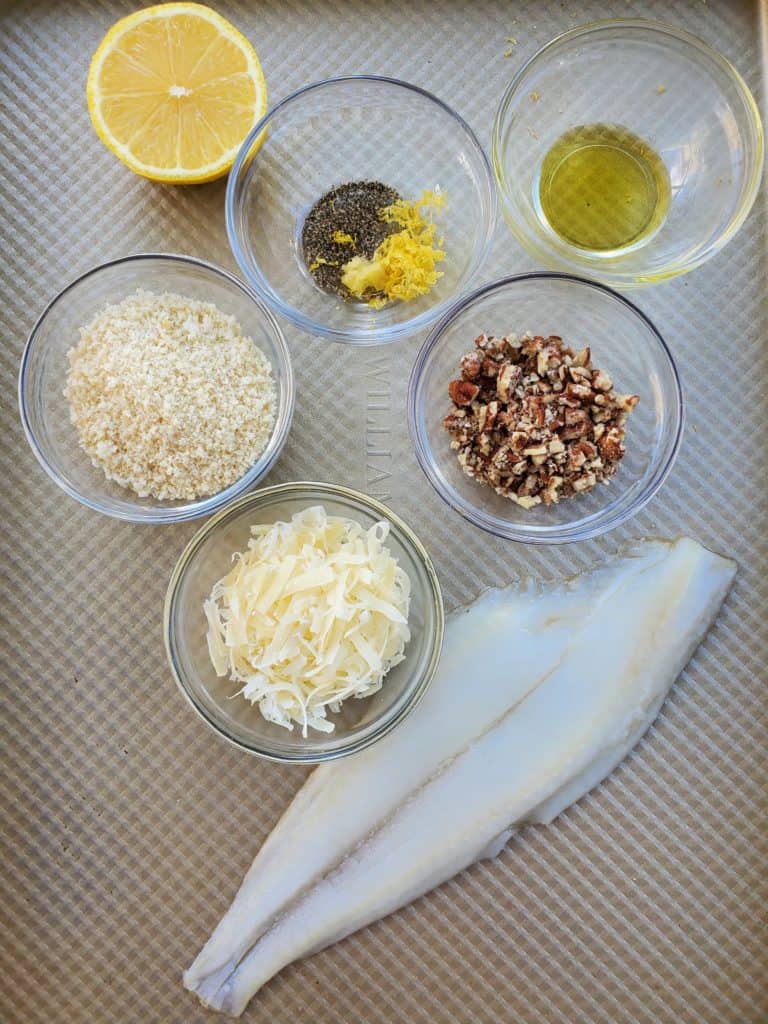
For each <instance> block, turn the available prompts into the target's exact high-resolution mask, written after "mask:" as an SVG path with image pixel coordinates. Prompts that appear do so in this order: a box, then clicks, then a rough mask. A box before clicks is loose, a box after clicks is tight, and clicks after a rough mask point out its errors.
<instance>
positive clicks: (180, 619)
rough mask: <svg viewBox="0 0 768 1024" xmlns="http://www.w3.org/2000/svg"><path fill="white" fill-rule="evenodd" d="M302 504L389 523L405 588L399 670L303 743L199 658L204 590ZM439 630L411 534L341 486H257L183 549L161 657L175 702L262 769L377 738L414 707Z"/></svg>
mask: <svg viewBox="0 0 768 1024" xmlns="http://www.w3.org/2000/svg"><path fill="white" fill-rule="evenodd" d="M312 505H322V506H324V507H325V509H326V510H327V512H328V513H329V514H331V515H340V516H345V517H347V518H349V519H354V520H356V521H357V522H359V523H360V524H361V525H362V526H363V527H365V528H368V527H370V526H373V525H374V523H377V522H380V521H381V520H386V521H387V522H388V523H389V524H390V533H389V536H388V538H387V541H386V544H387V547H388V548H389V550H390V551H391V553H392V554H393V555H394V557H395V558H396V559H397V561H398V563H399V565H400V566H401V567H402V568H403V569H404V570H405V572H406V573H407V574H408V576H409V577H410V580H411V608H410V614H409V618H408V625H409V627H410V630H411V639H410V641H409V643H408V644H407V646H406V649H405V659H404V661H402V662H400V664H399V665H395V667H394V668H392V669H391V670H390V671H389V672H388V673H387V675H386V676H385V678H384V683H383V685H382V687H381V689H380V690H379V691H378V693H375V694H373V695H372V696H371V697H366V698H361V699H355V698H350V699H348V700H345V701H344V703H343V704H342V707H341V710H340V711H339V713H338V714H334V715H330V716H329V718H330V720H331V721H333V723H334V724H335V726H336V728H335V730H334V732H332V733H321V732H316V731H315V730H312V729H310V730H309V734H308V736H307V737H306V739H305V738H304V737H303V736H302V734H301V729H300V727H299V726H298V725H294V728H293V731H289V730H288V729H286V728H284V727H283V726H279V725H275V724H274V723H272V722H268V721H266V719H265V718H263V717H262V715H261V712H260V711H259V708H258V706H257V705H256V706H254V705H252V704H250V703H249V702H248V701H247V700H245V699H244V698H243V697H240V696H237V695H236V694H237V689H238V684H236V683H232V682H231V681H230V680H229V679H227V678H223V679H220V678H219V677H218V676H217V675H216V673H215V672H214V669H213V666H212V664H211V661H210V657H209V655H208V645H207V640H206V636H207V631H208V624H207V620H206V617H205V614H204V613H203V601H204V600H205V599H206V598H207V597H208V596H209V595H210V592H211V589H212V587H213V584H214V583H215V582H216V581H217V580H218V579H220V578H221V577H222V576H224V575H225V574H226V573H227V572H228V571H229V569H230V568H231V565H232V555H233V554H234V552H236V551H244V550H245V548H246V547H247V544H248V540H249V538H250V536H251V533H250V528H251V526H254V525H255V524H257V523H273V522H276V521H278V520H289V519H290V518H291V516H293V515H294V514H295V513H296V512H300V511H301V510H302V509H305V508H308V507H310V506H312ZM443 628H444V613H443V599H442V595H441V592H440V584H439V582H438V579H437V574H436V573H435V570H434V567H433V565H432V561H431V559H430V557H429V555H428V554H427V551H426V549H425V548H424V546H423V545H422V544H421V542H420V541H419V539H418V538H417V537H416V536H415V535H414V533H413V531H412V530H411V529H410V528H409V527H408V526H406V524H405V523H404V522H403V521H402V519H400V518H399V517H398V516H396V515H395V514H394V513H393V512H391V511H390V510H389V509H388V508H387V507H386V506H385V505H382V504H380V503H379V502H378V501H374V500H373V499H372V498H368V497H366V495H364V494H360V493H358V492H357V491H353V490H350V489H349V488H347V487H337V486H335V485H333V484H324V483H308V482H304V481H299V482H296V483H289V484H278V485H277V486H274V487H265V488H263V489H262V490H259V491H254V492H253V493H252V494H246V495H245V496H244V497H242V498H240V499H239V500H237V501H234V502H233V503H232V504H231V505H229V506H228V507H227V508H225V509H223V510H222V511H221V512H219V514H218V515H216V516H214V517H213V518H212V519H210V520H209V521H208V522H207V523H205V525H204V526H202V527H201V529H200V530H199V531H198V532H197V533H196V534H195V536H194V537H193V538H192V540H191V541H190V542H189V544H188V545H187V547H186V548H185V550H184V552H183V553H182V555H181V558H180V559H179V561H178V563H177V565H176V568H175V569H174V571H173V575H172V576H171V580H170V583H169V585H168V594H167V597H166V600H165V616H164V633H165V645H166V651H167V653H168V660H169V661H170V665H171V671H172V672H173V676H174V678H175V680H176V682H177V684H178V685H179V687H180V689H181V691H182V693H183V694H184V695H185V697H186V698H187V700H188V701H189V702H190V704H191V705H192V707H193V708H194V709H195V711H197V713H198V714H199V715H200V716H201V718H203V720H204V721H206V722H207V723H208V725H210V726H211V727H212V728H213V729H215V730H216V732H218V733H220V734H221V735H222V736H223V737H224V738H225V739H226V740H228V741H229V742H230V743H232V744H234V745H235V746H237V747H240V748H242V749H243V750H248V751H250V752H251V753H253V754H259V755H260V756H261V757H266V758H268V759H269V760H271V761H282V762H295V763H303V764H311V763H316V762H319V761H331V760H334V759H335V758H338V757H345V756H346V755H347V754H352V753H354V752H355V751H357V750H362V749H363V748H365V747H368V746H370V745H371V744H372V743H375V742H376V740H378V739H380V738H381V737H382V736H385V735H386V734H387V733H388V732H389V731H390V730H391V729H394V727H395V726H396V725H397V723H398V722H400V721H401V720H402V719H403V718H404V717H405V716H406V715H407V714H408V712H409V711H410V710H411V709H412V708H413V707H414V706H415V705H416V704H417V703H418V701H419V699H420V698H421V696H422V695H423V693H424V691H425V690H426V688H427V686H428V685H429V683H430V680H431V679H432V676H433V675H434V673H435V669H436V668H437V663H438V660H439V658H440V649H441V647H442V642H443ZM233 695H234V696H233Z"/></svg>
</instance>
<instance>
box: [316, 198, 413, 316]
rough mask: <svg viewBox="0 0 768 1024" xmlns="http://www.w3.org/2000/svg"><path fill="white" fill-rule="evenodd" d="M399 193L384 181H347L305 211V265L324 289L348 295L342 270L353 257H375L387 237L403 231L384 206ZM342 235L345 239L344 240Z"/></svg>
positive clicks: (343, 295) (346, 296)
mask: <svg viewBox="0 0 768 1024" xmlns="http://www.w3.org/2000/svg"><path fill="white" fill-rule="evenodd" d="M400 198H401V196H400V194H399V193H398V192H396V191H395V189H393V188H390V186H389V185H385V184H383V183H382V182H380V181H349V182H346V183H345V184H343V185H337V186H336V188H334V189H331V191H330V192H327V193H326V194H325V195H324V196H323V197H322V198H321V199H319V200H318V201H317V202H316V203H315V205H314V206H313V207H312V209H311V210H310V211H309V213H308V214H307V217H306V219H305V221H304V226H303V228H302V232H301V245H302V250H303V253H304V261H305V263H306V265H307V269H308V270H309V272H310V273H311V274H312V277H313V278H314V280H315V282H316V283H317V284H318V285H319V287H320V288H322V289H323V290H324V291H327V292H331V293H333V294H335V295H341V296H342V297H344V298H349V297H350V296H349V292H348V291H347V289H346V288H345V287H344V285H343V284H342V281H341V276H342V271H343V268H344V266H345V264H347V263H348V262H349V261H350V260H351V259H353V258H354V257H355V256H364V257H365V258H366V259H371V258H372V256H373V254H374V253H375V251H376V249H377V248H378V247H379V245H381V243H382V242H383V241H384V239H385V238H387V236H389V235H391V234H394V233H395V232H396V231H398V230H399V228H398V225H397V224H395V223H390V224H388V223H386V222H385V221H383V220H382V219H381V211H382V210H383V209H384V208H385V207H387V206H391V205H392V204H393V203H396V202H397V201H398V200H399V199H400ZM340 239H344V240H340Z"/></svg>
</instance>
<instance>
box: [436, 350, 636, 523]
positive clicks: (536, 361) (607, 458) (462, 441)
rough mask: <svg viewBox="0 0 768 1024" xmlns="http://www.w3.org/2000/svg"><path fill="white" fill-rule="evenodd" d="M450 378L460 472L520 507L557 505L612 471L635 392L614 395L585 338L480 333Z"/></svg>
mask: <svg viewBox="0 0 768 1024" xmlns="http://www.w3.org/2000/svg"><path fill="white" fill-rule="evenodd" d="M460 366H461V373H462V379H461V380H455V381H451V383H450V385H449V394H450V396H451V398H452V399H453V403H454V408H453V411H452V412H451V413H449V414H448V415H447V416H446V417H445V420H444V425H445V428H446V430H447V431H448V432H449V433H450V437H451V448H452V449H453V450H454V451H456V452H457V455H458V459H459V463H460V465H461V467H462V469H463V470H464V472H465V473H466V474H467V475H468V476H471V477H473V478H474V479H476V480H479V481H482V482H485V483H487V484H489V485H490V486H491V487H493V489H494V490H495V491H496V493H498V494H500V495H502V496H505V497H508V498H509V499H510V500H512V501H515V502H517V503H518V504H520V505H522V506H523V507H524V508H532V507H533V506H534V505H538V504H540V503H542V502H543V503H544V504H546V505H550V504H553V503H555V502H558V501H560V500H562V499H563V498H567V497H569V496H571V495H573V494H578V493H580V492H585V491H588V490H591V488H593V487H595V486H596V485H597V484H598V483H599V482H600V481H605V480H608V479H609V478H610V477H612V476H613V475H614V473H615V472H616V469H617V467H618V465H619V460H620V459H621V458H622V457H623V455H624V434H625V422H626V419H627V416H628V415H629V413H631V412H632V410H633V409H634V408H635V406H636V405H637V402H638V397H637V395H617V394H616V393H615V391H614V390H613V383H612V382H611V379H610V377H609V376H608V374H607V373H605V372H604V371H602V370H599V369H596V368H595V367H593V366H592V354H591V351H590V348H589V346H586V347H584V348H582V349H581V350H579V351H578V352H574V350H573V349H571V348H568V347H567V346H566V345H565V344H563V341H562V339H561V338H559V337H557V336H556V335H550V336H549V337H548V338H545V337H544V336H543V335H536V336H533V335H526V336H524V337H523V338H522V339H517V338H516V337H514V336H506V337H503V338H495V337H493V336H489V335H486V334H481V335H479V336H478V337H477V339H476V340H475V349H473V350H472V351H471V352H468V353H466V354H465V355H464V356H463V357H462V359H461V363H460Z"/></svg>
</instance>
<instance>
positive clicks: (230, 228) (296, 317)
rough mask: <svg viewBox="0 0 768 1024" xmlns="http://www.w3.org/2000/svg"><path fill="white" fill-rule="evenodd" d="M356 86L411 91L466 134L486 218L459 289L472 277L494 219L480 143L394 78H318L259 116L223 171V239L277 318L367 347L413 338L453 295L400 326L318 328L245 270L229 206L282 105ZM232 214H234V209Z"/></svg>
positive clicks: (422, 92)
mask: <svg viewBox="0 0 768 1024" xmlns="http://www.w3.org/2000/svg"><path fill="white" fill-rule="evenodd" d="M361 82H362V83H378V84H383V85H388V86H396V87H398V88H401V89H407V90H408V91H409V92H413V93H416V94H417V95H419V96H422V97H424V98H425V99H427V100H431V101H432V102H433V103H435V104H437V106H439V107H440V108H441V109H442V110H443V111H444V112H445V113H447V114H449V115H450V116H451V117H452V118H453V119H454V121H456V122H457V123H458V124H459V126H460V127H461V128H462V129H463V131H464V133H465V135H466V136H467V138H468V140H469V143H470V144H471V146H472V148H473V150H474V151H475V152H476V153H477V154H478V156H479V158H480V163H481V165H482V167H483V168H484V171H485V175H484V178H485V184H486V189H487V203H488V216H487V223H486V225H485V232H484V237H483V240H482V242H481V244H480V246H479V247H478V249H477V252H476V254H475V257H474V260H473V262H472V264H471V266H470V270H469V273H468V274H467V278H466V280H465V281H464V282H463V284H462V285H461V288H462V289H465V288H466V287H467V286H468V285H469V284H470V283H471V281H472V280H473V279H474V278H475V276H476V275H477V273H478V271H479V270H480V268H481V267H482V265H483V263H484V262H485V259H486V257H487V255H488V250H489V249H490V246H491V242H492V240H493V236H494V233H495V231H496V225H497V221H498V195H497V189H496V180H495V177H494V173H493V167H492V165H491V160H490V157H489V156H488V154H487V153H486V151H485V149H484V147H483V146H482V144H481V143H480V140H479V138H478V136H477V134H476V133H475V132H474V130H473V129H472V128H471V127H470V125H469V124H468V122H467V121H465V119H464V118H463V117H462V116H461V114H459V113H458V112H457V111H456V110H454V109H453V107H451V106H449V105H448V104H447V103H446V102H445V101H444V100H441V99H440V98H439V97H438V96H435V94H434V93H431V92H429V91H428V90H427V89H423V88H422V87H421V86H419V85H413V84H412V83H410V82H406V81H403V80H402V79H399V78H392V77H390V76H387V75H373V74H355V75H337V76H334V77H331V78H323V79H320V80H318V81H316V82H310V83H309V84H308V85H304V86H302V87H301V88H300V89H296V90H295V91H294V92H292V93H290V94H289V95H288V96H285V97H284V98H283V99H282V100H280V101H279V102H278V103H276V104H275V105H274V106H273V107H271V108H270V109H269V110H268V111H267V112H266V114H265V115H264V117H262V118H261V119H260V120H259V121H258V122H257V123H256V125H255V126H254V127H253V128H252V129H251V131H250V132H249V133H248V135H247V137H246V139H245V141H244V142H243V144H242V146H241V147H240V149H239V151H238V154H237V157H236V158H235V162H234V164H233V165H232V169H231V171H230V172H229V177H228V178H227V191H226V196H225V201H224V212H225V221H226V228H227V237H228V239H229V245H230V248H231V250H232V254H233V256H234V258H235V262H236V263H237V266H238V268H239V270H240V272H241V273H242V274H243V276H244V277H245V279H246V280H247V281H248V283H249V284H250V285H251V287H252V288H253V289H254V291H255V292H256V293H257V294H258V295H259V297H260V298H261V299H262V301H263V302H264V303H266V304H267V305H268V306H269V307H270V308H271V309H274V310H275V311H276V312H277V313H279V314H280V315H281V316H284V317H285V318H286V319H287V320H289V321H290V322H291V323H292V324H293V325H294V326H296V327H298V328H299V329H300V330H302V331H305V332H306V333H307V334H312V335H315V336H317V337H322V338H324V339H326V340H328V341H335V342H340V343H342V344H347V345H357V346H360V347H363V346H367V345H383V344H388V343H390V342H393V341H397V340H399V339H400V338H405V337H409V336H410V335H412V334H416V333H417V332H418V331H420V330H424V329H426V328H427V327H428V326H429V325H431V324H432V323H434V322H435V320H437V319H438V317H440V316H441V315H442V314H443V313H444V312H445V310H446V309H447V308H448V307H449V306H450V305H451V304H452V303H453V302H454V301H455V298H456V295H455V294H454V295H453V296H452V297H448V298H446V299H444V300H443V301H442V302H440V303H437V304H436V305H435V306H433V307H432V308H430V309H428V310H425V311H424V312H423V313H419V314H418V315H417V316H414V317H411V318H410V319H409V320H404V321H402V323H398V324H392V325H390V326H389V327H381V328H356V329H354V330H353V329H347V328H342V327H332V326H329V325H328V324H324V323H322V322H320V321H319V320H315V319H314V318H312V317H309V316H306V315H305V314H304V313H302V312H301V311H300V310H299V309H297V308H296V307H295V306H292V305H290V303H288V302H285V301H284V300H283V299H282V298H281V297H280V296H279V295H278V294H277V293H276V292H275V291H274V290H273V289H272V287H271V286H270V284H269V282H268V281H267V280H266V278H265V277H264V275H263V273H262V272H261V269H260V267H259V265H258V264H257V263H254V264H253V266H251V263H250V261H249V260H248V259H246V257H245V254H244V246H243V245H242V244H241V242H240V235H239V232H238V229H237V223H236V222H237V219H238V218H237V217H236V202H235V189H236V187H237V184H238V183H239V180H240V178H241V176H242V171H243V166H244V164H245V162H246V160H247V159H248V155H249V153H250V151H251V149H252V148H253V146H254V143H255V142H256V140H257V139H258V137H259V136H260V135H261V134H262V132H265V130H266V129H268V127H269V124H270V123H271V122H272V120H273V119H274V118H275V116H276V115H278V114H279V113H280V111H282V109H283V108H284V107H286V106H288V105H290V104H293V103H295V102H297V101H300V100H301V99H302V98H303V97H304V96H306V95H309V94H310V93H313V92H316V91H318V90H321V89H326V88H328V87H333V86H337V85H344V84H350V83H361ZM266 144H268V135H267V137H266V138H265V140H264V145H266ZM259 148H260V147H259ZM237 210H238V212H239V205H238V207H237Z"/></svg>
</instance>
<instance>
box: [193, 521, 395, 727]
mask: <svg viewBox="0 0 768 1024" xmlns="http://www.w3.org/2000/svg"><path fill="white" fill-rule="evenodd" d="M251 533H252V534H253V536H252V538H251V540H250V541H249V542H248V549H247V550H246V551H244V552H242V553H240V554H236V555H235V556H234V562H235V564H234V567H233V568H232V570H231V571H230V572H229V573H228V574H227V575H226V576H225V577H224V578H223V579H221V580H219V581H218V582H217V583H216V584H215V585H214V587H213V590H212V591H211V595H210V597H209V598H208V600H207V601H205V602H204V605H203V608H204V611H205V615H206V618H207V620H208V651H209V653H210V657H211V662H212V663H213V667H214V669H215V670H216V673H217V675H219V676H226V675H229V677H230V679H232V680H233V681H234V682H238V683H242V687H241V689H240V690H239V691H238V693H240V694H242V695H243V696H244V697H245V698H247V699H248V700H249V701H251V703H253V704H256V703H258V705H259V709H260V711H261V713H262V715H263V716H264V718H266V719H267V720H268V721H270V722H275V723H276V724H277V725H282V726H284V727H285V728H287V729H293V723H294V722H298V723H300V725H301V727H302V732H303V735H304V736H306V735H307V730H308V729H318V730H320V731H321V732H333V729H334V725H333V722H329V721H328V719H327V713H328V710H330V711H332V712H338V711H339V710H340V708H341V703H342V701H344V700H346V699H347V697H368V696H370V695H371V694H373V693H376V691H377V690H379V689H381V685H382V681H383V679H384V676H385V675H386V674H387V672H388V671H389V670H390V669H391V668H392V667H393V666H394V665H397V664H398V663H399V662H401V661H402V660H403V658H404V656H405V655H404V650H405V645H406V643H407V642H408V640H410V631H409V629H408V609H409V604H410V590H411V585H410V580H409V578H408V576H407V574H406V573H405V571H404V570H403V569H401V568H400V566H398V564H397V561H396V559H395V558H394V557H393V556H392V555H391V553H390V552H389V550H388V548H387V547H386V546H385V541H386V539H387V535H388V533H389V524H388V523H386V522H383V521H382V522H379V523H376V525H375V526H372V527H371V528H370V529H368V530H365V529H363V527H362V526H360V524H359V523H356V522H354V521H353V520H350V519H344V518H342V517H339V516H329V515H327V513H326V511H325V509H324V508H322V507H320V506H316V507H313V508H308V509H305V510H304V511H303V512H299V513H297V514H296V515H295V516H293V518H292V519H291V521H290V522H277V523H273V524H271V525H260V526H254V527H252V529H251Z"/></svg>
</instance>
